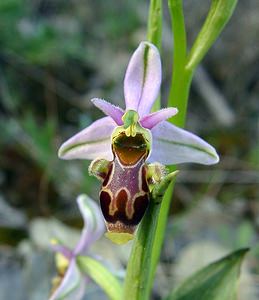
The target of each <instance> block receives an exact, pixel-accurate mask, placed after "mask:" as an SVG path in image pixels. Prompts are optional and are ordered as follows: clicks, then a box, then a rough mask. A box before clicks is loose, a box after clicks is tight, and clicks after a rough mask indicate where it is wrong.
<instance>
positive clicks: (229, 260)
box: [166, 248, 249, 300]
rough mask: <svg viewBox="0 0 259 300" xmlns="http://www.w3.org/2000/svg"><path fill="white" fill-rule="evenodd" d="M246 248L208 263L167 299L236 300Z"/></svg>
mask: <svg viewBox="0 0 259 300" xmlns="http://www.w3.org/2000/svg"><path fill="white" fill-rule="evenodd" d="M248 250H249V249H247V248H244V249H240V250H237V251H235V252H232V253H231V254H230V255H228V256H226V257H224V258H222V259H220V260H218V261H216V262H214V263H212V264H210V265H208V266H207V267H205V268H203V269H201V270H200V271H198V272H197V273H195V274H194V275H192V276H191V277H189V278H187V279H186V280H185V281H184V282H183V283H182V284H181V285H180V286H179V287H178V288H177V289H176V290H174V291H173V292H172V293H171V294H170V295H169V296H168V297H167V298H166V299H167V300H235V299H237V298H236V296H237V295H236V288H237V283H238V278H239V274H240V266H241V263H242V261H243V259H244V255H245V254H246V253H247V251H248Z"/></svg>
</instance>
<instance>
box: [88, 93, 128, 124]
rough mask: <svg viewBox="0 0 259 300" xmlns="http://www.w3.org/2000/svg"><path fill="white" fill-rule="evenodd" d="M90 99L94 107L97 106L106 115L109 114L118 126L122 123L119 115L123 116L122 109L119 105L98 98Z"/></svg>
mask: <svg viewBox="0 0 259 300" xmlns="http://www.w3.org/2000/svg"><path fill="white" fill-rule="evenodd" d="M91 101H92V103H93V104H94V105H95V106H96V107H98V108H99V109H100V110H101V111H102V112H104V113H105V114H106V115H107V116H110V117H111V118H112V119H113V120H114V121H115V122H116V124H117V125H119V126H120V125H122V124H123V122H122V119H121V117H122V116H123V114H124V111H123V110H122V109H121V108H120V107H118V106H115V105H113V104H111V103H109V102H107V101H105V100H103V99H99V98H94V99H92V100H91Z"/></svg>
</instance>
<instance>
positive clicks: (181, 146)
mask: <svg viewBox="0 0 259 300" xmlns="http://www.w3.org/2000/svg"><path fill="white" fill-rule="evenodd" d="M161 80H162V68H161V60H160V55H159V52H158V50H157V48H156V47H155V46H154V45H152V44H151V43H149V42H141V43H140V45H139V47H138V48H137V50H136V51H135V52H134V53H133V56H132V58H131V59H130V62H129V65H128V68H127V71H126V75H125V79H124V97H125V105H126V109H125V110H124V109H122V108H120V107H117V106H115V105H113V104H111V103H109V102H107V101H105V100H102V99H98V98H94V99H92V103H93V104H94V105H95V106H97V107H98V108H99V109H100V110H102V111H103V112H104V113H105V114H106V115H107V116H106V117H104V118H101V119H99V120H97V121H95V122H94V123H93V124H91V125H90V126H89V127H87V128H85V129H83V130H82V131H80V132H79V133H77V134H76V135H75V136H73V137H71V138H70V139H69V140H68V141H66V142H65V143H64V144H63V145H62V146H61V147H60V149H59V157H60V158H62V159H88V160H94V161H93V162H92V164H91V166H90V173H91V174H93V175H95V176H96V177H97V178H99V179H100V180H102V182H103V184H102V189H101V192H100V201H101V208H102V212H103V215H104V217H105V220H106V225H107V229H108V232H110V233H112V234H113V235H112V236H111V235H110V236H109V237H110V238H111V239H113V238H114V237H116V238H117V235H116V234H117V233H124V234H126V236H124V237H125V239H126V240H127V239H129V238H132V237H131V235H132V234H133V232H134V230H135V228H136V225H137V224H138V223H139V222H140V220H141V218H142V217H143V215H144V213H145V211H146V209H147V206H148V202H149V195H148V193H149V192H150V186H151V183H153V185H154V184H155V185H156V184H157V183H158V182H160V179H161V178H162V177H163V173H164V171H163V170H162V171H161V170H160V171H159V169H161V168H160V167H159V166H161V165H173V164H179V163H186V162H192V163H193V162H194V163H200V164H205V165H210V164H215V163H217V162H218V160H219V157H218V155H217V153H216V151H215V149H214V148H213V147H212V146H211V145H209V144H208V143H207V142H205V141H204V140H202V139H201V138H199V137H198V136H196V135H194V134H193V133H191V132H188V131H186V130H184V129H182V128H178V127H176V126H174V125H173V124H171V123H169V122H168V121H166V120H167V119H168V118H170V117H172V116H174V115H175V114H177V108H174V107H169V108H164V109H161V110H159V111H156V112H152V113H150V111H151V108H152V106H153V104H154V101H155V100H156V98H157V96H158V94H159V90H160V85H161ZM146 162H149V163H153V164H151V165H150V167H149V166H148V165H147V164H146ZM158 163H159V164H158ZM154 170H158V173H159V176H154V172H153V171H154ZM151 171H152V172H153V174H151V173H152V172H151ZM150 174H151V175H150ZM155 175H157V174H155ZM155 177H159V178H160V179H159V180H156V179H155ZM114 234H115V236H114ZM120 237H121V235H120ZM116 238H115V239H116Z"/></svg>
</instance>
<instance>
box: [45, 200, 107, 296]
mask: <svg viewBox="0 0 259 300" xmlns="http://www.w3.org/2000/svg"><path fill="white" fill-rule="evenodd" d="M77 204H78V207H79V209H80V212H81V215H82V217H83V219H84V228H83V230H82V233H81V236H80V239H79V241H78V243H77V245H76V247H75V249H71V247H70V246H69V245H64V244H63V243H62V242H60V241H56V240H53V242H52V249H53V250H54V251H55V252H56V265H57V270H58V276H57V277H56V278H54V280H53V292H52V295H51V297H50V299H49V300H61V299H67V300H68V299H71V300H72V299H73V300H79V299H82V297H83V295H84V291H85V285H86V282H87V280H88V278H87V277H86V275H85V274H83V273H82V272H81V270H80V266H79V265H78V262H77V258H78V257H79V256H81V255H89V248H90V246H91V245H92V244H93V243H94V242H95V241H96V240H98V239H99V238H100V237H101V236H102V235H103V233H104V231H105V225H104V222H103V218H102V214H101V211H100V209H99V207H98V205H97V204H96V203H95V202H94V201H93V200H92V199H90V198H89V197H88V196H87V195H80V196H78V198H77Z"/></svg>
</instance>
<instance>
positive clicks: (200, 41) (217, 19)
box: [185, 0, 237, 70]
mask: <svg viewBox="0 0 259 300" xmlns="http://www.w3.org/2000/svg"><path fill="white" fill-rule="evenodd" d="M236 4H237V0H212V3H211V7H210V11H209V13H208V16H207V18H206V20H205V23H204V24H203V26H202V29H201V31H200V33H199V34H198V36H197V38H196V40H195V42H194V45H193V47H192V49H191V52H190V55H189V57H188V60H187V63H186V67H185V68H186V70H194V69H195V68H196V67H197V65H198V64H199V63H200V61H201V60H202V59H203V57H204V55H205V54H206V53H207V51H208V50H209V49H210V47H211V46H212V44H213V43H214V42H215V40H216V39H217V38H218V36H219V35H220V33H221V31H222V30H223V28H224V27H225V25H226V24H227V22H228V20H229V19H230V17H231V16H232V13H233V11H234V9H235V7H236Z"/></svg>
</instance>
